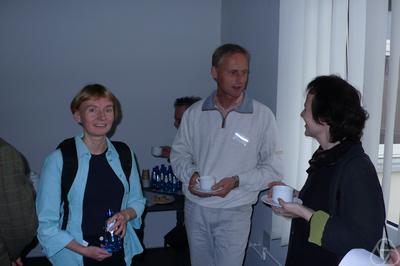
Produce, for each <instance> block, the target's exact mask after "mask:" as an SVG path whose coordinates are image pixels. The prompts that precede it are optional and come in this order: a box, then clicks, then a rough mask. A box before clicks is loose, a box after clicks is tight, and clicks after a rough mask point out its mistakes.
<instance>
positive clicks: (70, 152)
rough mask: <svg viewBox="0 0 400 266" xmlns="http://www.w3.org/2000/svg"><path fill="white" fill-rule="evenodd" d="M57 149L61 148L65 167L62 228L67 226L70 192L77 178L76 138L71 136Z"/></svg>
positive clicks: (62, 190) (62, 175) (62, 195)
mask: <svg viewBox="0 0 400 266" xmlns="http://www.w3.org/2000/svg"><path fill="white" fill-rule="evenodd" d="M57 149H60V150H61V154H62V158H63V167H62V172H61V203H63V209H64V216H63V222H62V225H61V230H65V229H66V228H67V221H68V216H69V202H68V192H69V190H70V188H71V186H72V183H73V182H74V180H75V176H76V172H77V171H78V155H77V151H76V145H75V139H74V138H69V139H65V140H64V141H63V142H61V143H60V144H59V145H58V146H57Z"/></svg>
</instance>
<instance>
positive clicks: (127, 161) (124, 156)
mask: <svg viewBox="0 0 400 266" xmlns="http://www.w3.org/2000/svg"><path fill="white" fill-rule="evenodd" d="M112 144H113V145H114V147H115V149H116V150H117V152H118V154H119V160H120V162H121V166H122V170H124V173H125V176H126V180H127V181H128V184H129V177H130V176H131V169H132V154H131V150H130V149H129V147H128V145H126V144H125V143H123V142H121V141H112Z"/></svg>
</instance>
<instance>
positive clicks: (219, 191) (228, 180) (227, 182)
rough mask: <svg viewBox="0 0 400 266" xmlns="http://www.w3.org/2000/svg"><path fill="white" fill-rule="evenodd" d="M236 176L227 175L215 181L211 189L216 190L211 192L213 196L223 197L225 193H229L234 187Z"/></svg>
mask: <svg viewBox="0 0 400 266" xmlns="http://www.w3.org/2000/svg"><path fill="white" fill-rule="evenodd" d="M236 178H237V176H229V177H225V178H222V179H221V180H220V181H219V182H218V183H216V184H215V185H214V186H213V187H212V189H213V190H216V192H214V193H213V196H218V197H222V198H224V197H225V196H226V195H228V194H229V192H231V191H232V190H233V189H234V188H235V182H236Z"/></svg>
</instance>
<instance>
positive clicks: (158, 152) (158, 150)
mask: <svg viewBox="0 0 400 266" xmlns="http://www.w3.org/2000/svg"><path fill="white" fill-rule="evenodd" d="M161 153H162V148H161V147H151V154H153V156H160V155H161Z"/></svg>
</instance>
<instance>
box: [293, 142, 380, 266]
mask: <svg viewBox="0 0 400 266" xmlns="http://www.w3.org/2000/svg"><path fill="white" fill-rule="evenodd" d="M341 145H342V144H341ZM333 149H334V148H333ZM332 153H333V156H332ZM335 153H336V154H335ZM330 156H331V157H332V158H331V159H328V160H325V161H324V160H322V163H317V164H316V165H312V164H311V166H310V168H309V170H308V172H309V177H308V179H307V182H306V184H305V185H304V187H303V189H302V191H301V192H300V197H302V196H303V197H305V198H307V195H305V194H304V193H307V188H310V187H312V186H314V188H313V189H311V190H309V191H318V189H319V187H318V185H319V183H318V180H319V181H321V180H323V182H325V181H326V182H327V183H325V185H324V187H325V188H326V190H325V191H326V193H328V195H326V196H324V197H322V198H313V201H314V202H311V204H315V205H319V206H325V207H326V209H323V210H322V211H324V212H326V213H328V214H329V219H328V221H327V223H326V225H325V228H324V231H323V235H322V245H321V246H318V245H316V244H313V243H310V242H308V241H307V239H308V234H309V230H310V228H309V224H308V223H307V222H306V221H305V220H303V219H293V221H292V229H291V237H290V242H289V251H288V256H287V263H286V265H297V266H300V265H307V266H310V265H322V264H321V263H323V265H337V264H338V263H339V262H340V260H341V259H342V258H343V256H344V255H345V254H346V253H347V252H349V251H350V250H351V249H353V248H363V249H366V250H369V251H374V248H375V247H376V245H377V244H378V243H379V241H380V239H381V238H382V233H383V228H384V224H385V206H384V201H383V194H382V190H381V186H380V183H379V180H378V176H377V173H376V170H375V168H374V166H373V164H372V162H371V160H370V159H369V157H368V156H367V155H366V154H365V152H364V150H363V148H362V146H361V143H360V142H357V143H347V144H344V145H342V146H341V147H338V148H337V149H336V151H333V152H331V155H330ZM313 157H314V156H313ZM312 161H313V160H310V162H312ZM313 168H314V169H313ZM312 175H314V176H312ZM310 179H313V180H314V181H310ZM303 190H305V191H303ZM325 191H323V192H321V195H323V193H324V192H325ZM302 193H303V195H302ZM318 200H319V201H323V202H315V201H318ZM305 206H307V204H305ZM307 207H310V206H307ZM311 208H312V207H311ZM314 210H315V211H318V209H314ZM304 229H305V230H304Z"/></svg>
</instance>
